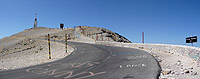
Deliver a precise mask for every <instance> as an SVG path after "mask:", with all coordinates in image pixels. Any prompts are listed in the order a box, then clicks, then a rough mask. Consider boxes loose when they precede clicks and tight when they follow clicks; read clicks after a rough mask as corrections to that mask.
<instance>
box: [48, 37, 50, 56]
mask: <svg viewBox="0 0 200 79" xmlns="http://www.w3.org/2000/svg"><path fill="white" fill-rule="evenodd" d="M48 45H49V59H51V49H50V35H49V34H48Z"/></svg>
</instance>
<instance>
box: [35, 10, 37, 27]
mask: <svg viewBox="0 0 200 79" xmlns="http://www.w3.org/2000/svg"><path fill="white" fill-rule="evenodd" d="M36 15H37V14H36V13H35V21H34V28H37V17H36Z"/></svg>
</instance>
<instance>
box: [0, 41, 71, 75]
mask: <svg viewBox="0 0 200 79" xmlns="http://www.w3.org/2000/svg"><path fill="white" fill-rule="evenodd" d="M25 41H33V39H28V40H24V41H23V42H25ZM34 41H35V42H34V43H33V44H30V45H26V46H24V44H29V43H22V42H20V43H17V44H23V45H22V46H21V45H15V46H12V47H10V48H8V49H7V50H8V51H7V52H6V54H4V53H1V54H0V56H1V57H0V62H1V63H0V70H1V71H2V70H12V69H18V68H23V67H29V66H33V65H38V64H43V63H47V62H52V61H56V60H59V59H62V58H64V57H66V56H68V55H70V53H71V52H72V51H73V50H74V49H73V48H72V47H71V46H68V53H66V52H65V44H62V43H58V42H51V57H52V59H49V52H48V50H49V49H48V44H47V41H46V40H34Z"/></svg>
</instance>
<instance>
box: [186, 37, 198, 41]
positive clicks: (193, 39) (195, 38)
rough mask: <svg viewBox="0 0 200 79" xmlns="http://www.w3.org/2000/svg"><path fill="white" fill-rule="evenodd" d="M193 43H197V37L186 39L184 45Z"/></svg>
mask: <svg viewBox="0 0 200 79" xmlns="http://www.w3.org/2000/svg"><path fill="white" fill-rule="evenodd" d="M193 42H197V36H193V37H187V38H186V43H193Z"/></svg>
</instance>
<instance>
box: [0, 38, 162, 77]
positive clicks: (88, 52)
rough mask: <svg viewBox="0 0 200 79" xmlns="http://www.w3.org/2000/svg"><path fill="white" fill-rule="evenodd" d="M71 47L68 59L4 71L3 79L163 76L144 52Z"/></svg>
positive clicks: (124, 49) (120, 48)
mask: <svg viewBox="0 0 200 79" xmlns="http://www.w3.org/2000/svg"><path fill="white" fill-rule="evenodd" d="M60 42H61V41H60ZM62 43H64V42H62ZM69 44H70V45H72V46H73V47H74V48H75V51H74V52H72V54H71V55H69V56H68V57H66V58H64V59H61V60H58V61H54V62H51V63H46V64H42V65H37V66H32V67H27V68H23V69H16V70H11V71H2V72H0V79H157V78H158V75H159V73H160V67H159V65H158V63H157V61H156V60H155V59H154V58H153V57H152V56H151V55H150V54H148V53H146V52H144V51H141V50H137V49H133V48H123V47H112V46H103V45H94V44H86V43H76V42H69ZM30 62H31V61H30ZM24 64H25V63H24Z"/></svg>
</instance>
